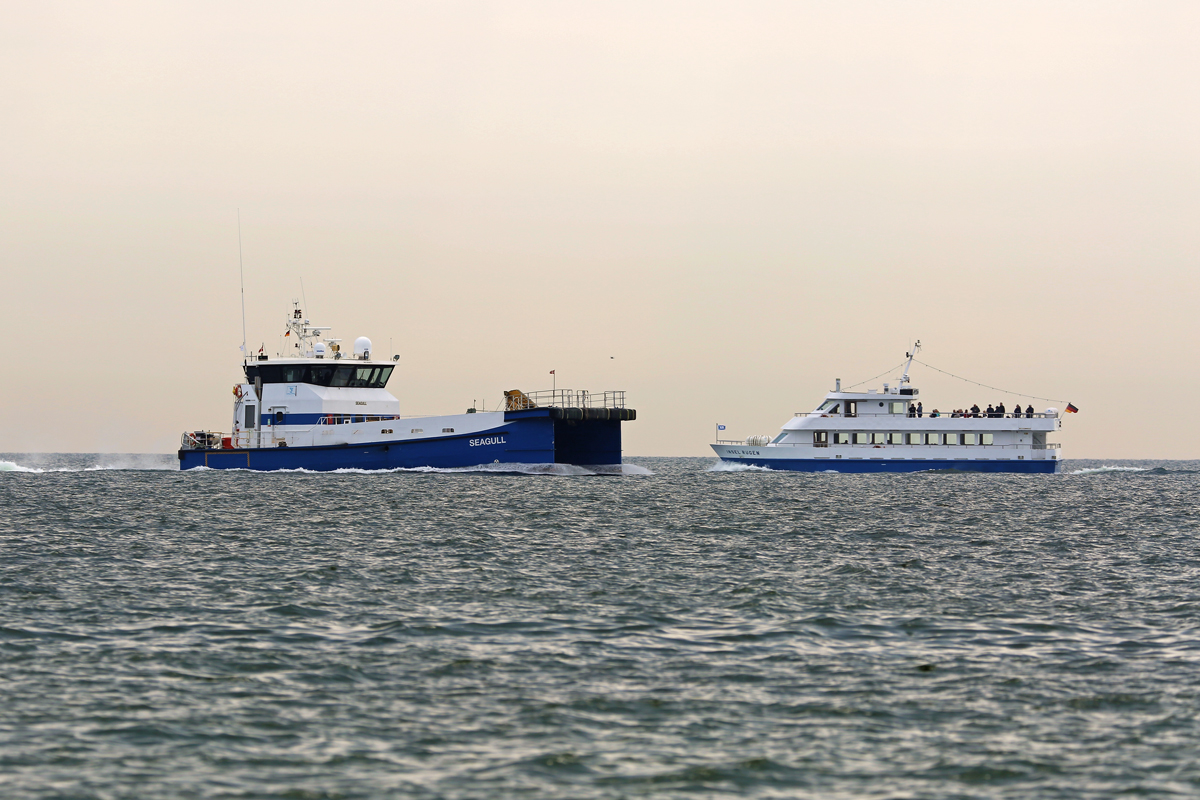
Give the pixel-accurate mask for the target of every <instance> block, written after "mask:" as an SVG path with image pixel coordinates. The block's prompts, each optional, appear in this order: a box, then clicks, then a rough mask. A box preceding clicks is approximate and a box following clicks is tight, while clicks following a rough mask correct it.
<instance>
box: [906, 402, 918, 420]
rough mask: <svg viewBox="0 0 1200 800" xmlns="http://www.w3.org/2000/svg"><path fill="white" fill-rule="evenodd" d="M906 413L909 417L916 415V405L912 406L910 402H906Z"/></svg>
mask: <svg viewBox="0 0 1200 800" xmlns="http://www.w3.org/2000/svg"><path fill="white" fill-rule="evenodd" d="M908 415H909V416H910V417H915V416H916V415H917V407H916V406H914V405H913V404H912V403H909V404H908Z"/></svg>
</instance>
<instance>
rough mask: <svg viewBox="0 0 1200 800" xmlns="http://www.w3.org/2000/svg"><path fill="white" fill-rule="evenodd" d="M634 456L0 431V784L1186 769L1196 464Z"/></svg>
mask: <svg viewBox="0 0 1200 800" xmlns="http://www.w3.org/2000/svg"><path fill="white" fill-rule="evenodd" d="M632 462H633V464H634V465H636V466H638V467H640V468H641V469H635V470H632V471H633V472H635V473H639V474H632V475H626V476H623V477H612V476H606V477H595V476H553V475H501V474H487V473H470V472H467V473H463V472H458V473H450V474H446V473H428V472H426V473H419V472H418V473H414V472H395V473H375V474H361V473H360V474H306V473H272V474H257V473H248V472H215V471H196V472H189V473H179V472H176V471H172V470H173V467H174V466H175V463H174V461H173V457H171V458H161V457H134V456H127V457H119V456H54V457H33V456H21V455H8V456H0V545H2V548H0V613H2V615H3V616H2V618H0V665H2V669H0V699H2V701H3V702H0V796H2V797H4V798H35V797H36V798H50V797H61V798H68V797H69V798H168V797H170V798H177V797H218V798H258V797H262V798H268V797H270V798H274V797H280V798H376V797H414V798H484V797H488V798H490V797H497V798H507V797H531V798H543V797H544V798H632V797H706V798H714V797H735V796H737V797H801V798H931V797H939V798H942V797H945V798H960V797H961V798H1029V797H1038V798H1057V797H1113V796H1118V795H1121V796H1132V797H1154V798H1159V797H1166V796H1172V795H1175V796H1184V797H1195V796H1197V795H1198V794H1200V766H1198V764H1200V759H1197V753H1200V722H1198V721H1197V720H1198V717H1200V701H1198V692H1200V630H1198V624H1197V623H1198V620H1200V556H1198V551H1197V542H1198V538H1197V529H1198V511H1197V501H1198V500H1200V463H1197V462H1154V463H1148V462H1123V463H1117V462H1108V463H1103V464H1102V463H1092V462H1068V466H1067V471H1068V472H1067V474H1063V475H1053V476H1036V475H1029V476H1025V475H1020V476H1006V475H972V474H936V473H925V474H911V475H836V474H832V475H829V474H815V475H814V474H802V473H778V472H764V471H758V470H750V471H714V470H712V469H711V466H712V463H713V462H712V460H711V459H632ZM155 467H159V468H160V469H154V468H155ZM1106 467H1124V468H1123V469H1111V468H1106ZM88 468H90V469H88ZM39 470H40V471H39ZM56 470H57V471H56ZM640 473H647V474H640Z"/></svg>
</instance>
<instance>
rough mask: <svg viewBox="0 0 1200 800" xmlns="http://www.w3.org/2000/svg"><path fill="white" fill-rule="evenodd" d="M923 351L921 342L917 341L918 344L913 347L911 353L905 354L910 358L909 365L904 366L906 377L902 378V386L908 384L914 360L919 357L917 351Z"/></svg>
mask: <svg viewBox="0 0 1200 800" xmlns="http://www.w3.org/2000/svg"><path fill="white" fill-rule="evenodd" d="M920 349H921V340H920V339H917V343H916V344H914V345H913V347H912V352H911V353H905V354H904V355H906V356H908V363H907V364H905V365H904V375H903V376H902V377H901V378H900V385H901V386H903V385H904V384H906V383H908V369H909V367H911V366H912V362H913V359H914V358H916V357H917V351H918V350H920Z"/></svg>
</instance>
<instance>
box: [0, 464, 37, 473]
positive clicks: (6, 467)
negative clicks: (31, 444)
mask: <svg viewBox="0 0 1200 800" xmlns="http://www.w3.org/2000/svg"><path fill="white" fill-rule="evenodd" d="M45 471H46V470H44V469H37V468H36V467H22V466H21V465H20V464H16V463H13V462H12V461H0V472H45Z"/></svg>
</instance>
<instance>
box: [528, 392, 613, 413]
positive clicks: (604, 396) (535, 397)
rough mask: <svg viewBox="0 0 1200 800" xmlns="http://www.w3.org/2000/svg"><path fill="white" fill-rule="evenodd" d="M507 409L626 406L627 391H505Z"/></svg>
mask: <svg viewBox="0 0 1200 800" xmlns="http://www.w3.org/2000/svg"><path fill="white" fill-rule="evenodd" d="M505 395H506V398H505V400H506V402H505V410H507V411H520V410H522V409H526V408H624V407H625V392H624V391H623V390H622V391H615V390H609V391H607V392H589V391H587V390H584V389H580V390H576V389H545V390H541V391H536V392H515V393H509V392H505Z"/></svg>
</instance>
